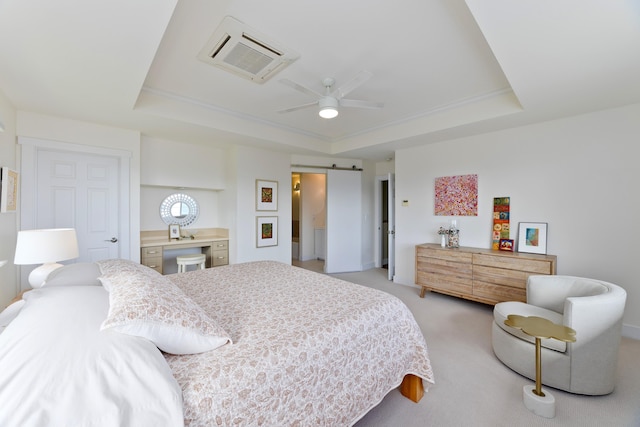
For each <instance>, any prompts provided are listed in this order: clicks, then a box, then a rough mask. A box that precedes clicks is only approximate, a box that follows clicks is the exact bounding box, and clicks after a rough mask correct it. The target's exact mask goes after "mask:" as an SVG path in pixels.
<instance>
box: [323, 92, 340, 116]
mask: <svg viewBox="0 0 640 427" xmlns="http://www.w3.org/2000/svg"><path fill="white" fill-rule="evenodd" d="M318 105H319V106H320V111H319V112H318V114H319V115H320V117H322V118H323V119H333V118H334V117H336V116H337V115H338V100H337V99H336V98H334V97H332V96H324V97H322V98H320V101H318Z"/></svg>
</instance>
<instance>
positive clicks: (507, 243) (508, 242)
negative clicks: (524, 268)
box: [499, 239, 514, 252]
mask: <svg viewBox="0 0 640 427" xmlns="http://www.w3.org/2000/svg"><path fill="white" fill-rule="evenodd" d="M499 249H500V250H501V251H508V252H513V249H514V244H513V240H512V239H500V246H499Z"/></svg>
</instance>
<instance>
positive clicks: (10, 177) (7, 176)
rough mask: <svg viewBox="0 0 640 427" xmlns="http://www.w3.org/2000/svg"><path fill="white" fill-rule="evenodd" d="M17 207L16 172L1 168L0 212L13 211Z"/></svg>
mask: <svg viewBox="0 0 640 427" xmlns="http://www.w3.org/2000/svg"><path fill="white" fill-rule="evenodd" d="M17 208H18V172H16V171H14V170H11V169H9V168H7V167H3V168H2V188H1V189H0V212H15V211H16V209H17Z"/></svg>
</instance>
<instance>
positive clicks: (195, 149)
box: [140, 136, 228, 230]
mask: <svg viewBox="0 0 640 427" xmlns="http://www.w3.org/2000/svg"><path fill="white" fill-rule="evenodd" d="M140 156H141V158H140V183H141V185H142V186H141V188H140V229H141V230H162V229H164V228H166V227H167V225H166V224H165V223H164V222H163V221H162V219H161V218H160V204H161V203H162V201H163V200H164V199H165V197H167V196H169V195H170V194H173V193H178V192H179V193H184V194H187V195H189V196H191V197H193V198H194V199H195V200H196V201H197V202H198V206H199V208H200V216H199V217H198V219H197V220H196V222H195V223H193V224H191V225H190V226H189V227H188V228H216V227H222V225H221V223H222V220H221V218H220V211H221V210H224V209H225V206H224V204H222V203H221V202H220V201H219V195H220V193H222V192H223V191H224V190H222V189H224V188H225V186H226V159H227V156H228V153H227V151H225V150H220V149H217V148H213V147H208V146H202V145H195V144H189V143H183V142H175V141H168V140H163V139H158V138H151V137H147V136H143V137H142V141H141V144H140Z"/></svg>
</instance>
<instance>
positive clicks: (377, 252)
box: [373, 174, 395, 280]
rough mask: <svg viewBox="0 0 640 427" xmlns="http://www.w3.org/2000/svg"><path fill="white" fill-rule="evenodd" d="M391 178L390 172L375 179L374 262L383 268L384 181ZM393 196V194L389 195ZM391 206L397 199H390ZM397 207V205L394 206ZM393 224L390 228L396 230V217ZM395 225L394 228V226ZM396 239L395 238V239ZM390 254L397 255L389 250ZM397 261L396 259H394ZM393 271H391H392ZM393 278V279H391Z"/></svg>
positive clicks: (377, 266)
mask: <svg viewBox="0 0 640 427" xmlns="http://www.w3.org/2000/svg"><path fill="white" fill-rule="evenodd" d="M388 180H389V174H386V175H378V176H376V180H375V191H374V206H375V208H374V211H375V212H374V221H375V224H376V225H375V229H376V231H375V233H376V234H375V238H374V242H375V243H374V251H373V255H374V260H375V262H374V264H375V267H376V268H382V242H383V236H382V214H381V212H382V183H383V182H384V181H388ZM389 198H391V195H389ZM388 203H389V208H391V203H395V200H388ZM394 208H395V206H394ZM393 222H394V223H393V224H389V229H393V230H394V231H395V218H393ZM392 227H393V228H392ZM394 241H395V239H394ZM389 252H390V253H389V256H395V255H394V254H392V253H391V251H389ZM394 252H395V251H394ZM394 261H395V260H394ZM394 264H395V262H394ZM390 273H391V272H390ZM389 280H391V279H389Z"/></svg>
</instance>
